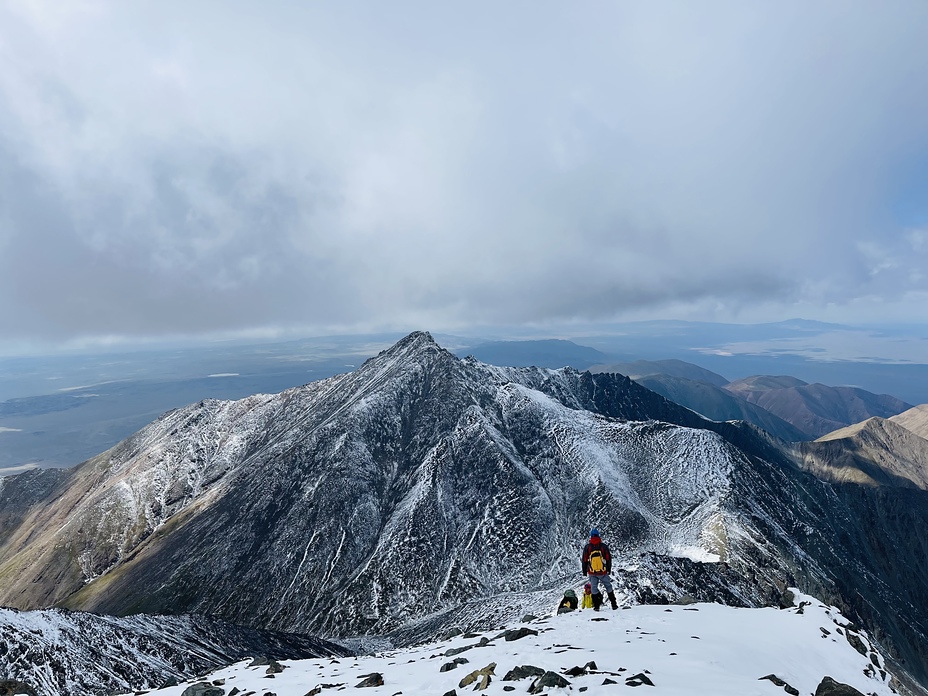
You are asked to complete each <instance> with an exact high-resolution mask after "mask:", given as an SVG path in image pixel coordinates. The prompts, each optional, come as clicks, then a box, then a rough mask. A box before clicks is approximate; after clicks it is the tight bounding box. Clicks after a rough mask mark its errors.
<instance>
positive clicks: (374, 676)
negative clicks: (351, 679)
mask: <svg viewBox="0 0 928 696" xmlns="http://www.w3.org/2000/svg"><path fill="white" fill-rule="evenodd" d="M369 686H383V675H382V674H381V673H380V672H371V673H370V674H365V675H364V678H363V679H362V680H361V681H360V682H359V683H358V684H355V685H354V688H356V689H364V688H366V687H369Z"/></svg>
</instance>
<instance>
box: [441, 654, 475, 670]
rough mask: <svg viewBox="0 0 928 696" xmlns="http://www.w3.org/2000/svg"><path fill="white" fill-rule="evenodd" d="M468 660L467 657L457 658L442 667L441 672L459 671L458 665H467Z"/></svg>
mask: <svg viewBox="0 0 928 696" xmlns="http://www.w3.org/2000/svg"><path fill="white" fill-rule="evenodd" d="M467 663H468V659H467V658H466V657H456V658H454V659H453V660H452V661H451V662H446V663H445V664H443V665H442V666H441V669H439V670H438V671H439V672H450V671H451V670H452V669H457V668H458V665H466V664H467Z"/></svg>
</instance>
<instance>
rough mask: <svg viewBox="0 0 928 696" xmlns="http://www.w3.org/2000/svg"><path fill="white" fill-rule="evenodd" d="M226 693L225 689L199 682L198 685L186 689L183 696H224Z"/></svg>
mask: <svg viewBox="0 0 928 696" xmlns="http://www.w3.org/2000/svg"><path fill="white" fill-rule="evenodd" d="M225 692H226V690H225V689H223V688H221V687H219V686H213V685H212V684H210V683H209V682H199V683H198V684H191V685H190V686H188V687H187V688H186V689H184V691H183V693H182V694H181V696H223V694H225Z"/></svg>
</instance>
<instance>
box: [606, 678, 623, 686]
mask: <svg viewBox="0 0 928 696" xmlns="http://www.w3.org/2000/svg"><path fill="white" fill-rule="evenodd" d="M618 683H619V682H617V681H616V680H615V679H610V678H609V677H606V678H605V679H603V686H606V685H607V684H618Z"/></svg>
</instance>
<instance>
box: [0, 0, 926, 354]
mask: <svg viewBox="0 0 928 696" xmlns="http://www.w3.org/2000/svg"><path fill="white" fill-rule="evenodd" d="M926 32H928V5H926V4H925V3H923V2H916V1H912V2H906V1H901V0H900V1H898V2H895V1H894V2H889V3H883V4H881V5H880V6H879V7H877V6H875V5H872V6H867V5H860V6H856V7H849V6H848V5H846V4H844V3H838V2H824V3H819V4H816V5H815V6H812V7H804V6H799V5H787V6H779V7H774V6H769V5H768V6H762V5H747V6H746V5H744V4H743V3H735V2H711V3H707V4H700V5H699V6H698V8H697V7H696V6H693V5H691V4H689V3H682V2H681V3H661V4H657V5H655V4H632V3H627V4H626V3H597V2H593V3H589V4H585V5H583V6H582V7H580V6H577V5H571V6H565V5H563V4H557V3H541V4H538V3H528V2H515V3H507V4H506V5H505V6H502V7H500V6H498V5H496V4H492V5H491V4H489V3H468V4H466V5H460V6H457V7H449V6H446V5H442V6H435V5H434V4H431V3H416V2H402V3H399V4H390V5H389V6H386V5H383V4H378V3H356V4H350V5H345V4H338V5H334V6H333V5H321V4H292V3H277V2H272V3H265V4H262V5H261V6H260V7H258V6H255V5H253V4H248V3H240V2H231V3H226V2H223V3H219V2H203V3H196V4H195V5H192V6H191V5H189V4H184V5H182V4H180V3H173V2H167V3H155V2H139V3H131V4H129V3H115V2H96V1H92V0H87V1H85V2H79V3H77V2H76V3H67V4H60V3H51V2H48V3H45V2H25V1H24V2H18V1H16V0H14V1H13V2H11V3H7V4H5V5H3V6H2V7H0V182H2V191H3V193H2V194H0V325H2V326H3V327H4V331H3V338H4V339H6V340H37V339H42V340H53V341H54V340H67V339H71V338H74V337H78V336H130V337H131V336H135V337H145V336H159V335H181V334H187V335H189V334H197V333H201V332H215V333H221V332H236V331H250V330H253V331H262V330H273V327H294V326H297V327H325V328H332V327H338V328H341V329H344V328H352V327H354V328H361V329H376V328H394V327H405V326H416V327H420V326H421V327H429V328H434V329H437V330H445V329H453V328H455V327H459V326H467V325H474V324H481V325H493V324H510V325H511V324H520V323H535V324H544V323H545V322H564V321H584V320H588V321H604V320H613V319H634V318H645V317H649V318H668V317H682V318H694V319H722V320H732V319H735V320H744V321H755V320H764V319H776V318H787V317H792V316H806V317H809V318H819V319H831V320H849V319H852V318H859V319H861V320H880V319H885V320H906V321H909V322H913V323H919V322H926V321H928V270H926V269H928V184H926V183H925V182H926V181H928V91H926V90H925V89H924V84H925V81H926V78H928V42H925V41H924V36H925V35H926Z"/></svg>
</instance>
